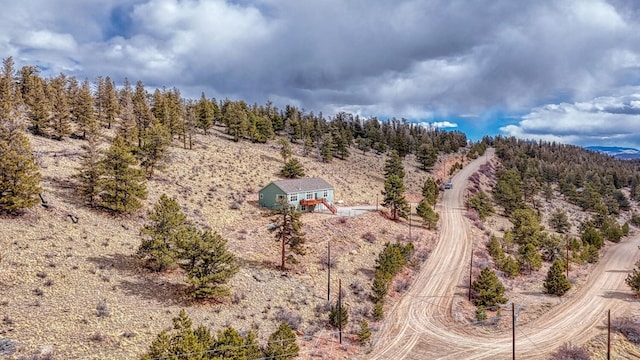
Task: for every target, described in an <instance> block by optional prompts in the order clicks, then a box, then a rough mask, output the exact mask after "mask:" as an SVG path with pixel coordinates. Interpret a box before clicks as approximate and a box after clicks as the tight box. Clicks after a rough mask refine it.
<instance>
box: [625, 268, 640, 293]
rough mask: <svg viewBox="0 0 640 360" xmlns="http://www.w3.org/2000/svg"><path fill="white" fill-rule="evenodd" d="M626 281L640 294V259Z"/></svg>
mask: <svg viewBox="0 0 640 360" xmlns="http://www.w3.org/2000/svg"><path fill="white" fill-rule="evenodd" d="M624 282H625V283H626V284H627V285H628V286H629V287H630V288H631V290H633V292H634V293H635V294H636V295H640V261H638V262H636V267H635V268H634V269H633V272H632V273H631V274H629V275H627V277H626V278H625V279H624Z"/></svg>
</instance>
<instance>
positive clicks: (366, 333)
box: [358, 318, 371, 345]
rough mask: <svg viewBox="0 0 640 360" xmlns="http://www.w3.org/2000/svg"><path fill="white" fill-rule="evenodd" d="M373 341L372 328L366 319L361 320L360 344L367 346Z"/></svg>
mask: <svg viewBox="0 0 640 360" xmlns="http://www.w3.org/2000/svg"><path fill="white" fill-rule="evenodd" d="M369 340H371V328H370V327H369V323H368V322H367V320H366V319H364V318H363V319H362V320H360V330H359V331H358V342H360V345H365V344H367V343H368V342H369Z"/></svg>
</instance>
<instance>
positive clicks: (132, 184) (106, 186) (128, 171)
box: [98, 136, 147, 213]
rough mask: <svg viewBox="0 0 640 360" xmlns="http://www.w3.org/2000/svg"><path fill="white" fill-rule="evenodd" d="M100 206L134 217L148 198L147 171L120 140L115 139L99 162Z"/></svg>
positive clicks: (118, 137)
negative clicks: (145, 171)
mask: <svg viewBox="0 0 640 360" xmlns="http://www.w3.org/2000/svg"><path fill="white" fill-rule="evenodd" d="M100 165H101V167H100V168H101V172H102V175H103V176H102V178H101V179H100V182H99V184H98V186H99V187H100V190H101V193H100V204H99V205H100V206H102V207H104V208H106V209H109V210H112V211H115V212H119V213H133V212H135V211H136V210H138V209H139V208H140V207H141V206H142V203H141V202H140V201H141V200H143V199H146V197H147V188H146V184H145V175H144V171H143V170H142V169H140V168H139V167H138V166H137V163H136V159H135V157H134V156H133V155H132V154H131V150H130V148H129V147H127V146H126V144H125V143H124V139H123V138H122V137H121V136H116V137H115V139H113V142H112V143H111V146H110V147H109V150H107V152H106V154H105V157H104V159H102V161H101V162H100Z"/></svg>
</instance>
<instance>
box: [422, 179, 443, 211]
mask: <svg viewBox="0 0 640 360" xmlns="http://www.w3.org/2000/svg"><path fill="white" fill-rule="evenodd" d="M438 193H439V190H438V184H436V182H435V181H433V179H432V178H427V179H426V180H425V181H424V184H423V185H422V197H423V199H424V200H425V201H426V202H427V204H429V205H431V206H436V203H437V202H438Z"/></svg>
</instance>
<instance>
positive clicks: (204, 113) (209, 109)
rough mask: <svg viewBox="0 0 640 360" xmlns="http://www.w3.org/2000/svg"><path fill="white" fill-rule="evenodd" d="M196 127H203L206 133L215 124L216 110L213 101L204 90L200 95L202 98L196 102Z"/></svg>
mask: <svg viewBox="0 0 640 360" xmlns="http://www.w3.org/2000/svg"><path fill="white" fill-rule="evenodd" d="M195 115H196V123H195V125H196V127H197V128H199V129H202V131H203V132H204V134H205V135H206V134H207V131H209V129H211V127H212V126H213V117H214V115H215V114H214V111H213V106H212V104H211V101H209V100H208V99H207V97H206V96H205V95H204V92H203V93H202V94H201V95H200V100H199V101H198V103H197V104H196V111H195Z"/></svg>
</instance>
